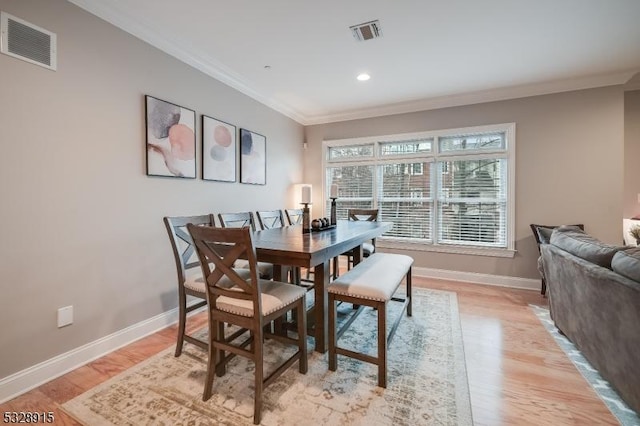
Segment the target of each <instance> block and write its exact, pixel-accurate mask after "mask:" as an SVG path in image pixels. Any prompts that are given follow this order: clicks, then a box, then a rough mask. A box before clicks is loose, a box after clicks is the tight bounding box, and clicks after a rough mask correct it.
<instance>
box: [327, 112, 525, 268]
mask: <svg viewBox="0 0 640 426" xmlns="http://www.w3.org/2000/svg"><path fill="white" fill-rule="evenodd" d="M489 133H504V134H505V143H506V147H505V149H497V150H469V151H465V152H464V153H459V154H457V153H455V152H448V151H447V152H446V153H442V154H440V147H439V138H441V137H448V136H472V135H474V134H477V135H480V134H489ZM412 139H433V142H432V148H431V152H428V153H411V154H398V155H387V156H382V155H380V151H379V149H380V145H379V144H380V143H383V142H396V141H397V142H403V141H408V140H412ZM370 144H374V156H373V158H371V157H366V158H362V159H358V158H349V160H348V161H347V160H341V159H333V160H329V159H328V150H329V148H331V147H339V146H345V145H350V146H352V145H370ZM487 156H490V157H491V158H503V159H506V160H507V182H506V185H507V224H506V227H507V228H506V232H507V235H506V243H507V247H506V248H494V247H475V246H467V245H454V244H438V243H436V242H435V241H437V239H436V238H435V237H436V233H437V232H438V231H437V226H436V224H437V223H438V221H439V218H438V217H437V215H438V207H439V206H438V194H437V193H436V191H437V188H432V193H431V197H429V198H430V199H432V200H433V204H432V209H433V211H432V213H431V214H432V218H433V219H432V236H433V241H434V242H432V243H424V242H417V241H411V240H407V239H398V238H393V237H385V236H382V237H379V238H378V239H377V245H379V246H380V247H381V248H391V249H405V250H407V249H408V250H416V251H434V252H442V253H456V254H469V255H479V256H492V257H514V256H515V253H516V250H515V205H516V202H515V179H516V163H515V159H516V124H515V123H502V124H492V125H487V126H474V127H464V128H457V129H445V130H435V131H427V132H414V133H400V134H395V135H384V136H371V137H363V138H352V139H333V140H323V141H322V196H323V200H322V201H323V203H322V205H323V208H324V206H325V205H326V201H327V200H326V197H327V194H328V192H327V191H328V189H327V188H326V182H327V167H331V166H335V165H344V166H349V165H359V164H362V163H366V164H371V165H373V166H374V169H375V170H376V173H374V174H373V185H374V191H373V205H374V206H377V205H378V177H377V175H378V173H377V170H378V166H380V165H382V164H385V163H397V162H398V161H400V162H401V161H402V160H411V161H412V162H429V163H436V164H437V163H438V162H440V161H447V160H473V159H478V158H486V157H487ZM436 168H437V167H434V165H433V164H432V167H430V170H431V173H432V176H431V177H432V180H431V181H432V182H436V180H435V178H436ZM434 185H435V183H434Z"/></svg>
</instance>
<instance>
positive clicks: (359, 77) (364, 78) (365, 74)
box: [356, 72, 371, 81]
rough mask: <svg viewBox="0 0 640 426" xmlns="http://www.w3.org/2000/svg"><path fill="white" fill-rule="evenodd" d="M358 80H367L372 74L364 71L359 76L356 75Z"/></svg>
mask: <svg viewBox="0 0 640 426" xmlns="http://www.w3.org/2000/svg"><path fill="white" fill-rule="evenodd" d="M356 78H357V79H358V80H360V81H367V80H369V79H370V78H371V76H370V75H369V74H367V73H366V72H363V73H362V74H359V75H358V77H356Z"/></svg>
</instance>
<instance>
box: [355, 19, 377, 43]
mask: <svg viewBox="0 0 640 426" xmlns="http://www.w3.org/2000/svg"><path fill="white" fill-rule="evenodd" d="M349 29H350V30H351V33H352V34H353V37H355V39H356V40H358V41H367V40H371V39H372V38H378V37H382V28H381V27H380V21H378V20H375V21H370V22H365V23H364V24H358V25H353V26H351V27H349Z"/></svg>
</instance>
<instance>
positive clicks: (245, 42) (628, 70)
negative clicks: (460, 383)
mask: <svg viewBox="0 0 640 426" xmlns="http://www.w3.org/2000/svg"><path fill="white" fill-rule="evenodd" d="M70 1H71V2H72V3H74V4H76V5H78V6H80V7H82V8H84V9H86V10H87V11H89V12H91V13H93V14H95V15H97V16H99V17H101V18H103V19H105V20H106V21H108V22H111V23H112V24H114V25H116V26H118V27H120V28H122V29H123V30H125V31H127V32H129V33H131V34H133V35H135V36H137V37H139V38H140V39H142V40H144V41H146V42H148V43H150V44H152V45H154V46H156V47H158V48H159V49H161V50H163V51H165V52H167V53H169V54H171V55H173V56H175V57H176V58H178V59H180V60H182V61H184V62H186V63H188V64H189V65H192V66H194V67H196V68H197V69H199V70H201V71H203V72H205V73H207V74H209V75H211V76H212V77H214V78H216V79H218V80H220V81H222V82H224V83H226V84H228V85H229V86H231V87H233V88H235V89H237V90H239V91H240V92H242V93H245V94H247V95H249V96H251V97H253V98H255V99H256V100H258V101H260V102H262V103H264V104H266V105H268V106H270V107H272V108H274V109H275V110H277V111H280V112H282V113H283V114H285V115H287V116H289V117H291V118H293V119H294V120H296V121H298V122H299V123H301V124H305V125H308V124H317V123H326V122H333V121H342V120H349V119H355V118H364V117H373V116H380V115H388V114H395V113H403V112H411V111H419V110H425V109H431V108H442V107H447V106H454V105H463V104H471V103H477V102H486V101H492V100H500V99H509V98H516V97H522V96H530V95H537V94H543V93H554V92H561V91H567V90H576V89H583V88H589V87H599V86H606V85H613V84H623V83H625V82H627V81H628V80H629V79H630V78H631V77H632V76H633V75H634V74H635V73H636V72H638V71H640V24H639V22H638V21H639V20H640V0H529V1H525V0H481V1H478V0H395V1H393V0H324V1H311V0H307V1H304V0H269V1H250V0H234V1H221V0H181V1H179V2H178V1H175V0H108V1H105V0H70ZM374 19H377V20H379V21H380V25H381V28H382V34H383V35H382V37H381V38H377V39H373V40H368V41H364V42H358V41H356V39H355V38H354V37H353V35H352V33H351V31H350V30H349V27H350V26H352V25H356V24H360V23H363V22H367V21H371V20H374ZM267 67H268V68H267ZM361 72H368V73H369V74H370V75H371V79H370V80H369V81H366V82H360V81H357V80H356V76H357V75H358V74H359V73H361Z"/></svg>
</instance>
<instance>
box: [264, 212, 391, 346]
mask: <svg viewBox="0 0 640 426" xmlns="http://www.w3.org/2000/svg"><path fill="white" fill-rule="evenodd" d="M392 227H393V223H392V222H368V221H348V220H339V221H338V223H337V225H336V226H335V227H334V228H331V229H326V230H322V231H317V232H310V233H303V232H302V226H301V225H293V226H287V227H283V228H272V229H265V230H263V231H256V232H255V233H254V245H255V247H256V254H257V258H258V260H259V261H260V262H268V263H272V264H273V265H274V279H276V280H279V281H282V279H283V278H286V274H285V268H286V267H288V266H300V267H304V268H310V269H312V270H313V272H314V274H313V276H314V278H313V283H314V296H315V305H314V309H313V310H312V312H313V314H312V315H313V318H312V319H311V322H313V324H314V331H313V336H314V338H315V350H316V351H317V352H326V351H327V345H328V302H327V300H328V296H327V287H328V285H329V280H330V273H329V266H330V263H331V259H333V258H334V257H336V256H339V255H341V254H343V253H345V252H347V251H350V250H353V263H354V265H355V264H357V263H359V262H360V261H361V260H362V243H364V242H367V241H369V240H371V239H372V238H376V237H379V236H381V235H382V234H383V233H385V232H387V231H389V230H390V229H391V228H392Z"/></svg>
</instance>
